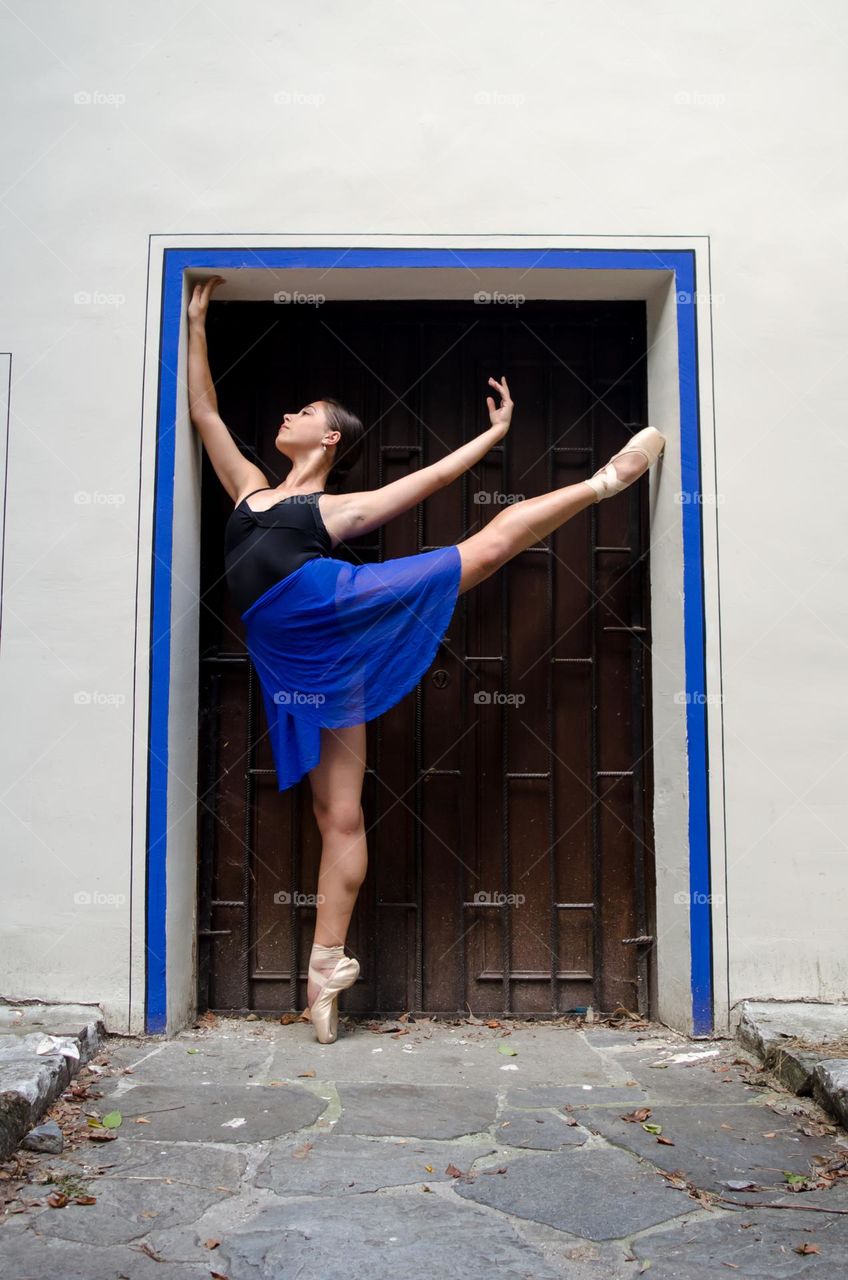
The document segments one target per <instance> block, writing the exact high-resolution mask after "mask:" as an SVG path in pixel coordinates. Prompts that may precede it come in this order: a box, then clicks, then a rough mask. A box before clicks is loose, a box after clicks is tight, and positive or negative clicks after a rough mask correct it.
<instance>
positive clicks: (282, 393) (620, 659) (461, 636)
mask: <svg viewBox="0 0 848 1280" xmlns="http://www.w3.org/2000/svg"><path fill="white" fill-rule="evenodd" d="M645 332H646V330H645V311H644V305H643V304H642V303H632V302H617V303H589V302H574V303H552V302H551V303H546V302H528V303H525V304H524V305H523V306H521V307H518V308H512V307H506V306H488V307H484V306H479V305H475V304H474V303H472V302H468V303H464V302H462V303H460V302H429V303H420V302H416V303H406V302H404V303H401V302H371V303H325V304H324V305H323V306H321V307H318V308H314V307H309V306H277V305H274V304H266V303H247V304H246V303H230V304H215V305H213V307H212V308H211V314H210V319H209V347H210V360H211V364H212V371H213V376H214V377H215V380H216V385H217V388H218V396H219V402H220V408H221V412H222V415H223V417H224V419H225V421H226V422H227V423H228V424H229V426H230V428H231V430H232V431H233V434H234V435H235V437H236V439H237V440H238V442H239V444H240V446H241V447H242V448H243V449H244V450H245V452H246V453H247V454H248V455H249V456H251V457H252V458H253V459H254V460H255V461H257V462H258V463H259V464H260V465H262V466H263V467H264V468H265V469H266V473H267V474H268V475H269V477H270V478H271V482H272V483H274V484H276V483H277V482H278V481H279V480H281V479H282V477H283V475H284V472H285V468H286V466H287V464H286V462H285V460H284V459H283V458H281V457H280V455H278V454H276V452H275V451H274V449H273V442H274V437H275V434H276V429H277V426H278V424H279V422H280V419H281V415H282V413H283V412H284V411H287V410H295V409H297V408H300V406H301V405H302V404H304V403H306V402H308V401H309V400H313V399H320V398H321V397H322V396H334V397H336V398H338V399H340V400H341V401H342V402H343V403H346V404H348V405H349V406H350V407H351V408H353V409H354V410H355V411H356V412H358V413H359V414H360V416H361V417H362V419H363V421H364V422H365V424H366V427H367V428H368V433H367V437H366V449H365V456H364V458H363V460H362V463H361V464H360V466H359V467H358V468H357V471H356V473H355V474H354V475H353V476H352V477H351V479H350V480H349V482H348V486H347V487H349V488H351V489H356V488H371V487H374V486H377V485H381V484H385V483H387V482H388V481H390V480H392V479H394V478H395V477H397V476H400V475H403V474H404V473H406V472H407V471H408V470H409V469H410V468H413V469H414V468H416V467H419V466H425V465H427V464H429V463H430V462H433V461H435V460H436V459H437V458H440V457H442V456H444V455H445V454H446V453H448V452H449V451H450V450H451V449H454V448H456V447H457V446H458V445H459V444H461V443H462V442H463V441H465V440H468V439H470V438H471V437H472V436H474V435H476V434H478V433H479V432H481V431H483V430H484V429H485V428H486V427H487V426H488V415H487V411H486V404H485V397H486V395H487V394H488V392H489V388H488V385H487V379H488V377H489V375H494V376H496V377H499V376H500V375H501V374H506V376H507V377H508V379H509V383H510V388H511V390H512V393H513V397H514V400H515V404H516V408H515V413H514V418H513V425H512V429H511V431H510V433H509V435H508V437H507V439H506V441H505V442H504V444H503V445H501V446H500V447H498V448H496V449H493V450H492V451H491V453H490V454H489V455H488V456H487V457H486V458H485V459H484V460H483V461H482V462H481V463H480V464H479V465H477V466H476V467H475V468H474V469H473V472H469V473H466V475H465V476H464V477H463V478H462V479H461V480H459V481H457V482H456V483H455V484H453V485H451V486H450V487H449V488H447V489H445V490H442V491H440V492H439V493H437V494H435V495H433V496H432V497H431V498H430V499H428V500H427V502H426V503H425V504H423V505H422V506H421V507H419V508H418V509H416V510H413V511H411V512H409V513H407V514H406V515H404V516H402V517H400V518H399V519H397V520H395V521H393V522H391V523H390V524H389V525H386V526H384V527H383V528H382V529H380V530H378V531H375V532H374V533H373V534H370V535H368V537H367V538H363V539H360V540H359V541H358V542H355V543H351V544H350V547H349V548H347V549H344V548H341V547H340V548H337V549H336V550H335V551H334V554H335V555H336V556H338V557H339V558H343V559H350V560H353V561H356V562H368V561H373V560H381V559H386V558H389V557H392V556H400V555H409V554H412V553H415V552H417V551H423V550H426V549H428V548H431V547H437V546H443V545H446V544H449V543H453V542H458V541H460V540H461V539H462V538H465V537H468V536H469V535H470V534H472V533H473V532H475V531H476V530H477V529H479V528H481V527H482V526H483V525H484V524H485V523H486V522H487V521H488V520H490V519H491V518H492V517H493V516H494V515H495V514H496V513H497V511H499V510H502V509H503V506H504V505H505V503H507V502H511V501H515V500H516V499H518V498H520V497H530V496H532V495H534V494H537V493H541V492H544V491H546V490H550V489H553V488H557V487H559V486H562V485H567V484H572V483H575V482H576V481H578V480H580V479H584V478H585V477H586V476H588V475H590V474H592V472H593V471H595V470H596V469H597V468H598V467H599V466H601V465H602V464H603V463H604V462H605V461H606V460H607V459H608V458H609V456H610V455H611V454H612V453H613V452H615V450H616V449H618V448H620V447H621V446H622V445H623V444H624V443H625V442H626V440H627V439H628V437H629V436H630V435H631V434H632V433H633V431H635V430H636V429H637V428H638V427H639V426H642V425H645V423H646V421H647V419H646V417H645V405H646V389H645V378H646V338H645ZM280 464H282V465H280ZM203 492H204V501H203V517H202V518H203V558H202V583H201V587H202V610H201V654H202V658H201V671H200V694H201V712H200V769H199V786H198V794H199V798H200V799H199V803H200V811H199V813H200V822H199V832H200V850H199V893H200V915H201V925H200V940H199V941H200V947H199V955H200V963H199V984H200V995H199V998H200V1007H201V1008H203V1007H210V1008H213V1009H219V1010H248V1009H251V1010H253V1009H255V1010H265V1011H272V1010H273V1011H280V1012H282V1011H285V1010H299V1009H302V1008H303V1007H304V1005H305V1003H306V968H307V960H308V954H309V948H310V945H311V940H312V930H313V923H314V906H313V904H312V897H311V895H313V894H314V893H315V887H316V880H317V868H318V861H319V856H320V842H319V836H318V831H317V828H316V826H315V823H314V820H313V817H312V812H311V796H310V789H309V782H308V779H304V780H303V782H302V783H301V784H300V785H299V786H298V787H297V788H295V789H292V790H290V791H288V792H284V793H280V792H278V791H277V789H276V780H275V776H274V772H273V764H272V760H271V752H270V743H269V740H268V737H267V726H266V723H265V720H264V712H263V708H262V705H261V698H260V692H259V687H258V684H257V681H256V676H255V674H254V673H253V670H252V667H251V664H250V662H249V659H248V657H247V654H246V650H245V647H244V642H243V629H242V625H241V622H240V619H239V617H238V614H237V612H236V611H235V608H234V606H233V604H232V601H231V600H230V598H229V595H228V592H227V590H226V585H225V581H224V578H223V550H222V539H223V526H224V522H225V520H226V518H227V516H228V514H229V512H230V510H231V503H230V500H229V498H228V497H227V495H226V493H225V492H224V490H223V488H222V486H221V485H220V484H219V482H218V481H217V478H216V477H215V474H214V472H213V471H212V469H211V467H210V466H209V463H208V459H204V475H203ZM481 495H483V499H484V500H481ZM646 495H647V481H646V480H641V481H640V482H639V484H638V485H636V486H633V487H632V488H631V489H630V490H628V492H627V493H626V494H624V495H621V496H617V497H616V498H614V499H612V500H611V501H607V502H604V503H601V504H599V505H598V506H595V507H593V508H590V509H589V510H587V511H585V512H582V513H581V514H580V515H579V516H577V517H576V518H575V519H573V520H571V521H569V522H568V523H567V524H566V525H564V526H562V527H561V528H560V529H558V530H557V531H556V532H555V533H554V534H553V535H552V536H551V537H549V538H547V539H546V540H545V541H544V542H542V543H539V544H538V545H537V546H536V547H533V548H531V549H529V550H527V551H524V552H522V553H520V554H519V555H518V556H517V557H516V558H515V559H514V560H512V561H511V562H510V563H509V564H508V565H507V566H505V567H504V568H503V569H501V570H500V571H499V572H498V573H496V574H495V575H493V576H492V577H491V578H489V579H487V580H486V581H485V582H483V583H481V584H480V585H479V586H477V587H475V588H474V589H473V590H472V591H470V592H468V593H466V594H464V595H463V596H460V598H459V601H458V604H457V609H456V611H455V614H454V617H453V621H452V623H451V626H450V629H449V631H448V634H447V636H446V637H445V640H444V643H443V644H442V646H441V647H440V650H439V652H438V654H437V657H436V659H435V661H434V662H433V664H432V667H431V669H430V670H429V672H428V673H427V675H426V676H425V677H424V679H423V680H422V681H421V683H420V684H419V686H418V687H417V688H416V689H415V690H414V691H413V693H411V694H409V695H407V697H405V698H404V699H403V701H402V702H401V703H399V704H398V705H397V706H396V707H394V708H392V709H391V710H390V711H389V712H387V713H386V714H385V715H383V716H382V717H380V718H379V719H377V720H374V721H370V722H369V724H368V729H367V734H368V768H367V773H366V778H365V785H364V790H363V807H364V811H365V819H366V828H367V831H368V847H369V870H368V875H367V878H366V881H365V883H364V885H363V887H362V891H361V893H360V897H359V900H358V903H357V907H356V911H355V913H354V917H353V921H352V924H351V931H350V934H349V937H348V949H349V950H350V951H351V952H352V953H353V954H355V955H356V956H357V957H358V958H359V960H360V963H361V966H362V973H361V977H360V980H359V982H358V983H357V984H356V986H355V988H354V989H353V990H352V991H349V992H347V993H346V994H345V996H344V997H343V1006H344V1007H345V1008H346V1009H348V1010H352V1011H361V1012H398V1011H401V1010H406V1009H409V1010H413V1011H421V1012H430V1013H438V1012H455V1011H457V1010H467V1009H468V1008H470V1009H471V1010H472V1011H473V1012H475V1013H477V1014H480V1015H482V1014H484V1013H485V1014H508V1013H515V1014H519V1015H523V1016H528V1015H530V1016H532V1015H550V1014H552V1013H559V1012H566V1011H569V1010H574V1009H577V1010H579V1009H582V1008H585V1007H586V1006H587V1005H592V1006H594V1007H595V1008H596V1009H600V1010H611V1009H613V1008H615V1007H616V1006H617V1005H618V1004H624V1005H625V1006H626V1007H628V1008H631V1009H638V1010H639V1011H640V1012H643V1013H647V1012H650V997H649V990H648V987H649V973H650V967H649V959H650V954H651V941H652V940H651V937H650V933H651V923H650V921H651V903H652V900H653V895H652V884H651V873H652V858H651V854H650V850H651V831H650V829H649V823H648V821H647V819H648V815H649V814H650V812H651V804H650V790H651V774H650V750H649V747H650V724H649V723H648V718H647V708H648V706H649V697H648V687H647V685H648V679H649V674H650V664H649V662H648V654H649V651H650V628H649V619H648V609H647V604H648V592H647V585H648V559H647V554H646V549H647V527H646Z"/></svg>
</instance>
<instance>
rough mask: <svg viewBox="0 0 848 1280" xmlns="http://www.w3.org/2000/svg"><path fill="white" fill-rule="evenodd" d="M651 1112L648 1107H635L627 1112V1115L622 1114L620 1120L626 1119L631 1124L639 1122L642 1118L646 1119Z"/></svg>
mask: <svg viewBox="0 0 848 1280" xmlns="http://www.w3.org/2000/svg"><path fill="white" fill-rule="evenodd" d="M650 1114H651V1108H650V1107H637V1108H636V1110H635V1111H631V1112H629V1114H628V1115H626V1116H622V1117H621V1119H622V1120H628V1121H630V1123H631V1124H641V1123H642V1121H643V1120H647V1118H648V1116H649V1115H650Z"/></svg>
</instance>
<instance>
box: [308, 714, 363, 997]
mask: <svg viewBox="0 0 848 1280" xmlns="http://www.w3.org/2000/svg"><path fill="white" fill-rule="evenodd" d="M364 777H365V725H364V724H355V725H351V726H350V727H348V728H345V729H322V730H321V759H320V761H319V763H318V764H317V765H316V766H315V768H314V769H311V770H310V772H309V781H310V784H311V787H312V808H313V812H314V814H315V820H316V822H317V823H318V829H319V831H320V832H321V841H322V844H321V864H320V867H319V870H318V894H319V895H320V896H319V900H318V910H317V915H316V919H315V936H314V938H313V943H316V944H318V945H320V946H325V947H335V946H343V945H344V941H345V938H346V937H347V931H348V927H349V925H350V917H351V915H352V914H353V908H354V906H355V905H356V897H357V894H358V893H359V888H360V886H361V884H362V881H363V880H364V879H365V873H366V871H367V869H368V849H367V842H366V838H365V819H364V816H363V813H362V781H363V778H364ZM312 963H313V964H314V965H315V967H316V968H317V969H319V970H321V971H322V972H328V971H329V970H331V969H332V967H333V961H332V960H330V959H326V960H324V961H323V962H322V961H321V960H319V959H318V958H313V960H312ZM319 989H320V988H316V987H314V986H313V984H312V983H310V984H309V987H308V989H307V1001H308V1003H309V1005H310V1007H311V1005H312V1001H313V1000H314V999H315V997H316V996H317V994H318V990H319Z"/></svg>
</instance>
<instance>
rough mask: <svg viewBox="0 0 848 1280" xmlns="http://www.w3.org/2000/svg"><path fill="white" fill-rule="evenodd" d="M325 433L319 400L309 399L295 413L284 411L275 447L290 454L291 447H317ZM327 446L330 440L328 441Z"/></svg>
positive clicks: (306, 449)
mask: <svg viewBox="0 0 848 1280" xmlns="http://www.w3.org/2000/svg"><path fill="white" fill-rule="evenodd" d="M326 435H327V419H326V417H325V416H324V407H323V405H322V404H321V401H320V400H311V401H310V402H309V404H305V405H304V406H303V408H302V409H299V410H298V411H297V413H284V414H283V420H282V422H281V423H280V426H279V429H278V431H277V440H276V444H277V448H278V449H280V450H281V451H282V452H283V453H288V454H291V451H292V449H294V450H295V451H296V452H297V451H309V450H312V449H319V448H320V447H321V442H322V441H323V440H324V438H325V437H326ZM327 443H328V447H329V445H330V444H331V443H332V441H328V442H327Z"/></svg>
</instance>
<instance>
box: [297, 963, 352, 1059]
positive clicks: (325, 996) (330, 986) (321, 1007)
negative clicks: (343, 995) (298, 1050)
mask: <svg viewBox="0 0 848 1280" xmlns="http://www.w3.org/2000/svg"><path fill="white" fill-rule="evenodd" d="M316 949H318V948H317V947H316V946H315V945H313V952H314V951H315V950H316ZM323 950H324V951H325V953H326V952H335V951H336V950H338V951H339V952H340V953H341V955H340V958H339V959H338V960H337V961H336V963H335V965H334V966H333V968H332V969H331V970H330V972H329V973H327V974H325V973H322V972H321V970H320V969H316V968H315V966H314V965H313V964H311V963H310V965H309V977H310V978H311V980H312V981H313V982H314V983H316V984H317V985H319V986H321V990H320V992H319V993H318V995H317V996H316V998H315V1000H314V1001H313V1003H312V1005H311V1006H310V1009H309V1020H310V1022H311V1023H312V1025H313V1027H314V1028H315V1036H316V1038H317V1040H318V1041H319V1043H320V1044H332V1043H333V1041H334V1040H335V1038H336V1034H337V1032H338V1027H339V992H340V991H345V990H346V989H347V988H348V987H352V986H353V984H354V982H356V979H357V978H358V977H359V961H358V960H354V958H353V957H352V956H346V955H345V954H344V949H343V948H341V947H338V948H335V947H334V948H324V949H323ZM310 960H311V957H310Z"/></svg>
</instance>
